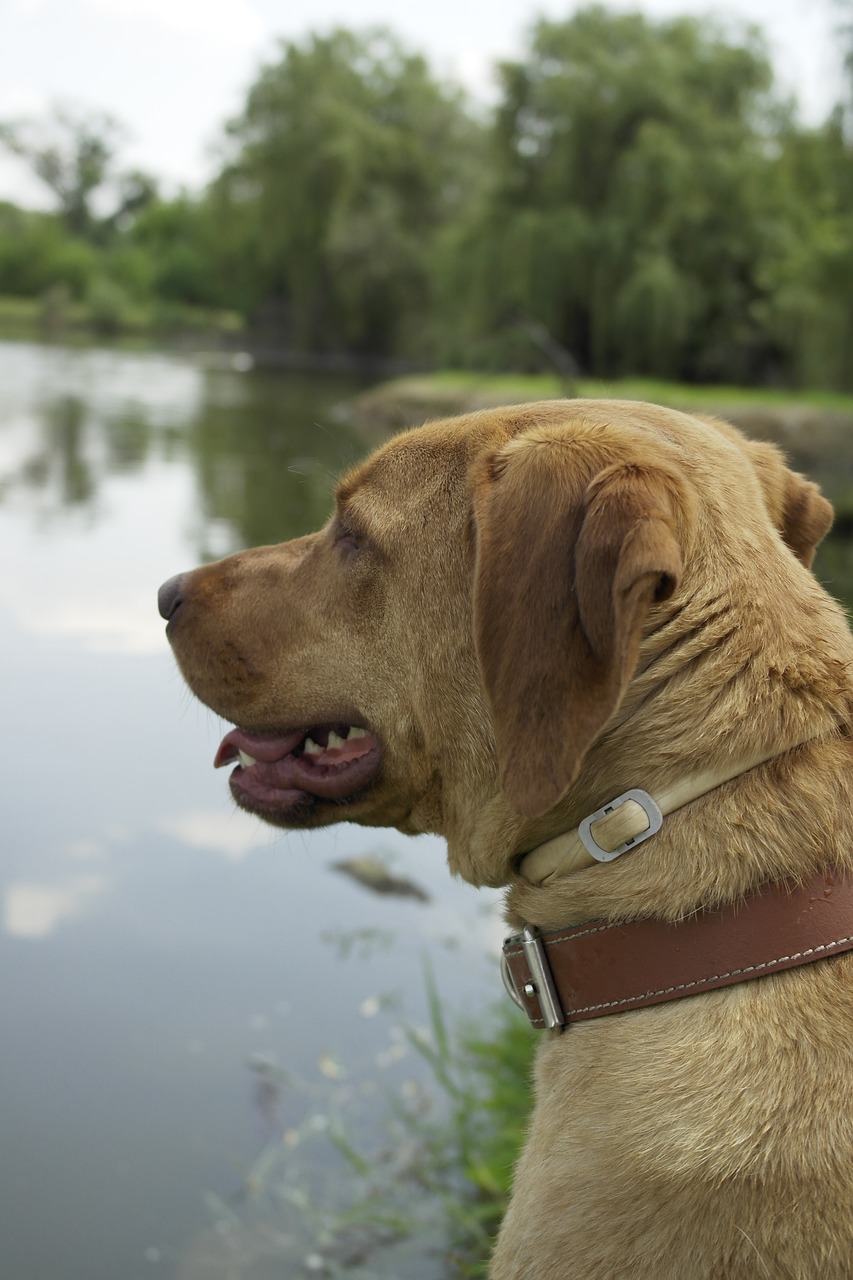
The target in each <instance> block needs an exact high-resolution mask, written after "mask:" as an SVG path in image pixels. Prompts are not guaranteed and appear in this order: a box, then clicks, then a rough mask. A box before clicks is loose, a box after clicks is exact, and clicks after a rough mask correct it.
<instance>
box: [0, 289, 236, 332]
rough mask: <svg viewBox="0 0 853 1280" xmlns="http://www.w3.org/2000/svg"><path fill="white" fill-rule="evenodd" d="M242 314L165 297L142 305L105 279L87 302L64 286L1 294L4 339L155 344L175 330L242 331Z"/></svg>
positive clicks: (0, 322) (0, 309) (0, 303)
mask: <svg viewBox="0 0 853 1280" xmlns="http://www.w3.org/2000/svg"><path fill="white" fill-rule="evenodd" d="M241 327H242V320H241V318H240V317H239V316H238V315H237V314H236V313H235V312H231V311H213V310H209V309H207V308H204V307H190V306H186V305H184V304H182V303H170V302H164V301H162V300H161V301H157V302H152V303H151V304H149V305H144V306H143V305H141V304H139V303H135V302H132V301H129V300H128V298H127V297H126V295H124V294H123V293H122V292H121V291H120V290H116V289H114V288H112V287H111V286H109V285H108V284H107V283H106V282H104V287H102V288H100V289H94V290H93V291H92V295H91V296H90V297H89V298H88V299H87V300H86V301H85V302H78V301H75V300H74V299H72V298H71V297H70V296H69V295H68V294H67V293H66V292H65V291H64V290H63V289H62V288H61V287H57V288H55V289H50V290H48V292H47V293H46V294H44V295H43V296H42V297H40V298H14V297H9V296H3V295H0V338H9V339H28V340H33V341H42V340H44V339H48V340H54V341H64V340H70V341H87V340H93V339H103V338H140V339H148V340H150V341H152V342H154V341H157V340H159V339H163V338H171V337H174V336H175V335H176V334H181V335H183V334H204V335H210V336H211V337H217V336H221V335H223V334H234V333H238V332H239V331H240V329H241Z"/></svg>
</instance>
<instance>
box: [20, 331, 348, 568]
mask: <svg viewBox="0 0 853 1280" xmlns="http://www.w3.org/2000/svg"><path fill="white" fill-rule="evenodd" d="M39 363H41V364H42V365H45V364H46V365H47V370H46V373H47V376H46V377H44V378H43V380H42V381H41V382H40V384H39V387H38V392H37V393H36V391H35V387H34V386H33V383H34V381H35V380H34V378H33V377H32V373H31V370H32V367H33V366H37V365H38V364H39ZM4 374H7V375H8V376H7V377H5V378H4ZM145 375H147V376H145ZM0 383H5V384H6V386H7V387H8V386H10V384H13V383H14V386H15V389H16V390H17V393H18V394H17V396H13V397H7V396H5V395H4V393H0V407H2V414H0V501H2V502H9V501H11V500H14V499H15V498H18V499H19V500H20V501H21V502H23V503H25V504H26V506H27V507H28V509H29V510H30V511H31V512H32V513H33V514H34V515H36V516H37V518H39V519H41V520H45V519H50V518H55V517H56V516H57V514H59V513H65V514H66V515H67V516H70V515H72V514H73V513H74V512H75V511H78V512H79V511H84V512H86V513H87V514H88V515H89V516H90V518H92V519H98V518H103V512H100V511H99V504H100V502H101V500H102V499H103V497H104V495H105V492H109V488H110V481H111V480H112V479H114V478H115V477H121V476H131V475H135V474H137V473H140V472H142V471H144V470H146V469H148V470H149V471H153V470H154V468H153V466H152V464H153V463H155V462H159V463H174V462H176V461H180V460H182V459H186V460H188V461H190V462H191V464H192V467H193V472H194V476H195V481H196V485H197V502H196V504H195V506H194V510H193V513H192V516H193V522H194V523H193V529H192V532H193V537H194V540H195V542H196V548H197V558H198V559H200V560H203V559H210V558H214V557H218V556H221V555H224V554H227V553H228V552H229V551H231V550H234V549H236V548H237V547H242V546H250V545H257V544H260V543H266V542H276V541H282V540H284V539H286V538H290V537H294V536H296V535H298V534H300V533H304V532H307V531H308V530H309V529H312V528H315V527H316V526H317V525H318V524H319V523H321V522H322V521H323V520H324V519H325V518H326V515H327V512H328V508H329V495H330V490H331V487H332V485H333V483H334V479H335V477H336V476H337V475H338V474H339V473H340V471H341V470H342V469H343V468H344V467H345V466H347V465H349V464H350V463H351V462H353V461H355V460H356V459H357V458H358V457H359V456H360V454H361V453H362V452H363V442H362V441H361V439H360V438H359V436H358V434H357V433H356V432H354V431H353V430H351V429H349V428H347V427H345V426H344V425H342V424H341V423H339V422H337V421H336V418H335V413H334V410H335V407H336V406H337V404H338V403H339V402H340V401H341V400H342V399H344V398H346V397H347V396H348V395H350V394H352V393H354V391H355V390H356V389H357V387H358V384H357V383H355V382H354V381H347V380H341V379H334V380H332V381H323V380H319V379H317V378H310V377H305V378H300V377H297V376H291V377H289V378H288V379H287V382H286V384H285V383H284V382H283V380H282V379H281V378H280V377H277V376H274V375H266V374H263V373H247V374H245V375H243V376H240V375H237V374H235V373H234V372H233V371H229V370H223V369H219V368H216V367H205V365H204V364H202V363H199V364H197V365H193V364H191V363H189V362H187V361H178V360H170V359H169V358H168V357H165V356H140V355H135V356H133V357H130V356H126V355H125V356H122V355H120V354H116V355H115V356H114V357H112V358H110V357H109V356H107V355H105V353H103V352H87V351H77V352H75V351H66V352H47V353H46V352H45V351H44V349H42V348H39V347H31V346H28V345H27V344H20V345H17V346H16V345H14V344H8V343H7V344H0ZM28 390H29V392H30V398H29V399H27V398H26V392H27V391H28ZM22 392H23V395H22ZM9 399H12V401H13V402H12V403H11V404H10V403H8V400H9ZM20 400H23V401H24V404H25V406H26V408H25V412H26V415H27V416H26V421H25V422H24V423H23V424H22V423H21V421H20V418H19V416H18V415H17V414H16V413H15V408H16V407H17V408H20V407H21V406H20V403H18V404H17V405H16V403H15V401H20ZM22 425H23V430H20V429H16V428H20V427H21V426H22ZM33 428H35V430H33ZM33 437H35V439H34V438H33ZM167 500H168V497H167V496H166V495H164V501H167Z"/></svg>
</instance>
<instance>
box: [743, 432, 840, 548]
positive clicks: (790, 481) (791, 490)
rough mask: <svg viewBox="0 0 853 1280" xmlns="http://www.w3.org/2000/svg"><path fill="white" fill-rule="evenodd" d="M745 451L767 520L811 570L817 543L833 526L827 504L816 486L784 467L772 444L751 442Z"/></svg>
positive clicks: (780, 455)
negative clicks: (754, 476) (753, 468)
mask: <svg viewBox="0 0 853 1280" xmlns="http://www.w3.org/2000/svg"><path fill="white" fill-rule="evenodd" d="M747 452H748V453H749V456H750V458H751V459H752V465H753V466H754V467H755V470H756V471H757V473H758V479H759V481H760V482H761V489H762V492H763V494H764V501H765V503H766V504H767V510H768V511H769V513H770V519H771V520H772V521H773V523H774V524H775V526H776V528H777V529H778V530H779V533H780V534H781V535H782V540H783V542H784V543H785V544H786V546H788V547H789V548H790V549H791V551H793V553H794V555H795V556H796V557H797V559H798V560H800V561H802V563H803V564H804V565H805V566H806V568H807V569H808V568H810V567H811V563H812V560H813V559H814V554H815V551H816V550H817V547H818V543H820V542H821V541H822V540H823V538H825V537H826V535H827V534H828V533H829V530H830V528H831V527H832V520H833V515H834V513H833V510H832V507H831V505H830V503H828V502H827V500H826V498H824V496H823V494H822V493H821V491H820V489H819V488H818V487H817V485H816V484H813V483H812V481H811V480H806V478H805V476H801V475H799V473H798V472H796V471H791V469H790V468H789V467H787V466H786V465H785V458H784V455H783V454H782V452H781V451H780V450H779V449H777V448H776V446H775V445H772V444H767V443H765V442H764V441H757V440H750V441H749V442H748V443H747Z"/></svg>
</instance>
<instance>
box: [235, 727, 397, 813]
mask: <svg viewBox="0 0 853 1280" xmlns="http://www.w3.org/2000/svg"><path fill="white" fill-rule="evenodd" d="M379 755H380V751H379V740H378V739H377V738H376V736H375V735H374V734H372V733H371V732H370V731H369V730H368V729H363V728H361V727H360V726H358V725H349V724H324V725H312V726H311V727H310V728H307V729H294V730H292V731H291V732H289V733H282V734H278V735H273V734H262V733H248V732H247V731H246V730H244V729H232V730H231V731H230V733H227V734H226V735H225V737H224V738H223V739H222V742H221V743H220V744H219V750H218V751H217V753H216V758H215V760H214V762H213V763H214V766H215V767H216V768H217V769H218V768H220V767H221V766H222V765H227V764H234V763H236V764H237V768H236V769H235V770H234V772H233V773H232V774H231V777H230V780H229V781H230V785H231V791H232V793H233V795H234V798H235V800H236V801H237V803H238V804H240V805H241V806H242V807H243V808H246V809H251V810H253V811H254V812H255V813H259V814H261V815H262V816H266V817H278V818H281V819H282V820H284V819H286V817H287V815H288V813H289V812H291V811H293V812H295V811H297V810H299V809H301V808H304V806H305V802H306V801H307V800H309V799H313V800H315V801H316V800H330V801H333V802H336V803H341V802H342V801H346V800H351V799H352V798H353V797H354V796H356V795H357V794H358V793H359V792H361V791H363V790H364V788H365V787H366V786H367V785H368V783H370V782H372V781H373V778H374V776H375V774H376V772H377V770H378V768H379Z"/></svg>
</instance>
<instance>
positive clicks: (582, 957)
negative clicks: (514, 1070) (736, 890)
mask: <svg viewBox="0 0 853 1280" xmlns="http://www.w3.org/2000/svg"><path fill="white" fill-rule="evenodd" d="M850 950H853V873H848V872H840V871H822V872H819V873H818V874H817V875H814V876H812V877H810V879H809V880H807V881H806V882H805V884H802V885H797V884H792V883H790V882H783V883H782V884H772V885H766V886H764V887H763V888H761V889H759V890H758V891H757V892H756V893H754V894H752V896H751V897H749V898H747V899H745V900H744V901H743V902H741V903H738V904H737V905H734V906H728V907H724V908H722V910H720V911H699V912H697V913H696V914H695V915H691V916H688V917H686V918H685V919H684V920H679V921H677V922H676V923H670V922H668V921H665V920H634V921H631V922H630V923H628V924H608V923H606V922H602V921H593V922H592V923H590V924H583V925H576V926H574V927H573V928H566V929H556V930H554V931H553V932H551V933H543V934H540V933H538V931H537V930H535V929H531V928H530V927H529V926H528V927H527V928H526V929H525V932H524V934H521V935H518V936H516V937H512V938H508V939H507V941H506V942H505V943H504V949H503V960H502V968H503V973H504V981H505V983H506V987H507V990H508V991H509V994H510V995H511V996H512V998H513V999H514V1000H515V1001H516V1003H517V1004H518V1005H519V1006H520V1007H521V1008H522V1009H524V1011H525V1013H526V1014H527V1016H528V1017H529V1018H530V1021H531V1023H532V1024H533V1026H534V1027H557V1026H563V1025H564V1024H566V1023H571V1022H578V1021H581V1020H584V1019H587V1018H601V1017H604V1016H606V1015H607V1014H611V1013H624V1012H627V1011H628V1010H629V1009H643V1008H645V1007H646V1006H648V1005H653V1004H662V1003H663V1002H665V1001H667V1000H679V999H681V998H682V997H684V996H693V995H699V994H701V992H703V991H713V990H714V989H715V988H717V987H728V986H731V985H733V984H734V983H737V982H747V981H749V980H750V979H752V978H763V977H765V976H766V975H768V974H771V973H778V972H779V971H780V970H782V969H793V968H795V967H796V966H798V965H804V964H811V963H813V962H814V961H816V960H823V959H825V958H826V957H828V956H833V955H837V954H838V953H839V952H842V951H850Z"/></svg>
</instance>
